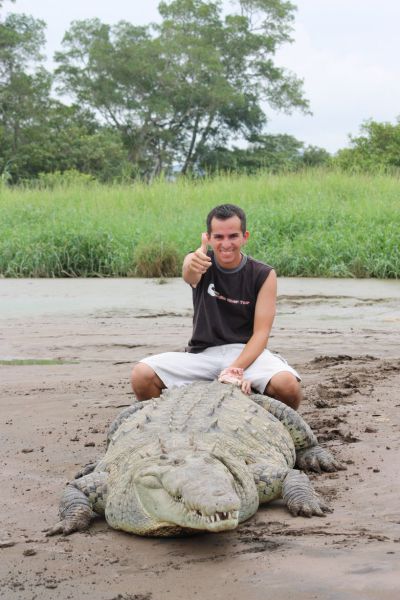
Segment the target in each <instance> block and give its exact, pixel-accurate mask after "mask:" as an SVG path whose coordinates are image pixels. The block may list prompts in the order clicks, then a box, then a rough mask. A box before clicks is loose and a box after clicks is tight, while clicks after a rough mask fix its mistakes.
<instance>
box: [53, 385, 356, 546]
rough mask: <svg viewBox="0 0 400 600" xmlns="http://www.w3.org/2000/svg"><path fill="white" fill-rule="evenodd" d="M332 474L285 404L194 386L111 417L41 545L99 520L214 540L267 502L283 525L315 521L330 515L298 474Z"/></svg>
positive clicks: (233, 389) (226, 388)
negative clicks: (101, 452)
mask: <svg viewBox="0 0 400 600" xmlns="http://www.w3.org/2000/svg"><path fill="white" fill-rule="evenodd" d="M295 467H297V468H295ZM341 468H344V467H343V466H342V465H341V464H340V463H339V462H338V461H337V460H336V459H335V458H334V457H333V456H332V455H331V454H330V453H329V452H328V451H327V450H326V449H324V448H322V447H321V446H319V445H318V441H317V439H316V437H315V435H314V434H313V432H312V430H311V428H310V427H309V425H308V424H307V423H306V422H305V421H304V420H303V419H302V418H301V416H300V415H299V414H298V413H297V412H296V411H294V410H293V409H291V408H289V407H288V406H286V405H285V404H283V403H281V402H279V401H278V400H275V399H273V398H269V397H268V396H263V395H259V394H252V395H246V394H244V393H243V392H242V391H241V390H240V389H239V388H238V387H237V386H235V385H232V384H226V383H219V382H218V381H213V382H211V383H209V382H196V383H193V384H191V385H187V386H183V387H179V388H172V389H170V390H164V392H163V393H162V395H161V397H160V398H157V399H151V400H147V401H144V402H136V403H134V404H133V405H132V406H130V407H128V408H127V409H126V410H124V411H123V412H122V413H121V414H120V415H119V416H118V417H117V419H116V420H115V421H114V423H113V424H112V425H111V427H110V431H109V434H108V448H107V451H106V454H105V456H104V457H103V458H102V459H101V460H100V461H99V462H98V463H97V464H92V465H89V466H87V467H86V468H85V469H84V470H83V471H81V472H80V473H79V474H78V475H77V478H76V479H75V480H73V481H72V482H70V483H69V484H68V485H67V486H66V488H65V490H64V493H63V496H62V498H61V502H60V511H59V512H60V520H59V522H58V523H57V524H56V525H55V526H54V527H52V528H51V529H50V530H49V531H48V533H47V535H54V534H57V533H63V534H70V533H72V532H74V531H79V530H83V529H86V528H87V527H88V526H89V524H90V522H91V521H92V519H93V518H94V517H96V516H99V515H104V516H105V518H106V521H107V522H108V524H109V525H110V526H111V527H112V528H115V529H121V530H123V531H127V532H131V533H135V534H138V535H144V536H176V535H185V534H190V533H195V532H204V531H208V532H220V531H226V530H231V529H234V528H235V527H237V525H238V524H239V523H241V522H243V521H245V520H246V519H249V518H250V517H251V516H252V515H254V514H255V513H256V511H257V509H258V506H259V504H262V503H265V502H270V501H271V500H274V499H276V498H283V500H284V502H285V504H286V506H287V507H288V509H289V511H290V512H291V513H292V514H293V515H302V516H306V517H311V516H313V515H317V516H325V514H326V513H327V512H331V509H330V507H329V506H328V505H327V504H326V503H325V502H324V500H323V499H322V498H321V497H320V496H319V495H318V494H317V493H316V492H315V491H314V489H313V488H312V485H311V482H310V480H309V478H308V476H307V474H306V472H307V471H319V472H320V471H323V470H324V471H328V472H329V471H337V470H339V469H341Z"/></svg>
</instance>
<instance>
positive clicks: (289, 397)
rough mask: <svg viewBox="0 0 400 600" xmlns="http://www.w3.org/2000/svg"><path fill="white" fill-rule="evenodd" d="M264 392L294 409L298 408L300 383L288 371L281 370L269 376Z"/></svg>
mask: <svg viewBox="0 0 400 600" xmlns="http://www.w3.org/2000/svg"><path fill="white" fill-rule="evenodd" d="M264 394H266V395H267V396H271V398H276V399H277V400H280V401H281V402H284V404H287V405H288V406H290V408H293V409H294V410H297V409H298V408H299V406H300V402H301V400H302V398H303V394H302V392H301V388H300V383H299V382H298V381H297V379H296V377H295V376H294V375H292V373H289V372H288V371H282V372H280V373H277V374H276V375H274V376H273V377H271V379H270V381H269V383H268V385H267V387H266V388H265V391H264Z"/></svg>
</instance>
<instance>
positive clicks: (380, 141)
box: [335, 117, 400, 172]
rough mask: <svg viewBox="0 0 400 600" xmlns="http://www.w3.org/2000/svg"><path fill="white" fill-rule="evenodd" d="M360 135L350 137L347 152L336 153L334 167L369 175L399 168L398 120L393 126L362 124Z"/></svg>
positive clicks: (375, 123)
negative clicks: (368, 173)
mask: <svg viewBox="0 0 400 600" xmlns="http://www.w3.org/2000/svg"><path fill="white" fill-rule="evenodd" d="M360 133H361V134H362V135H360V136H358V137H352V136H350V144H351V146H350V148H343V149H342V150H339V152H338V153H337V155H336V157H335V164H337V165H338V166H339V167H341V168H343V169H346V170H356V171H357V170H362V171H371V172H373V171H382V170H387V169H389V170H390V169H398V168H400V117H399V118H398V119H397V122H396V124H394V125H393V124H391V123H388V122H384V123H379V122H377V121H373V120H369V121H365V122H364V123H363V124H362V125H361V128H360Z"/></svg>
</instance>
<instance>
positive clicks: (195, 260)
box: [189, 233, 211, 275]
mask: <svg viewBox="0 0 400 600" xmlns="http://www.w3.org/2000/svg"><path fill="white" fill-rule="evenodd" d="M207 245H208V235H207V234H206V233H202V234H201V246H200V248H198V249H197V250H196V252H193V254H192V255H191V258H190V263H189V268H190V270H191V271H192V272H194V273H197V274H199V275H203V273H205V272H206V271H207V270H208V269H209V268H210V267H211V258H210V257H209V256H207Z"/></svg>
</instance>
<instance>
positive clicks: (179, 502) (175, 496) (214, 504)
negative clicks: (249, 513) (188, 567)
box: [134, 452, 241, 532]
mask: <svg viewBox="0 0 400 600" xmlns="http://www.w3.org/2000/svg"><path fill="white" fill-rule="evenodd" d="M134 485H135V490H136V495H137V498H138V500H139V502H140V505H141V506H142V507H143V510H145V511H146V513H147V514H148V515H149V517H150V518H151V519H152V521H153V522H154V521H157V522H159V523H160V525H161V523H162V524H163V525H164V526H165V525H166V524H168V523H169V524H171V525H176V526H179V527H182V528H187V529H194V530H200V531H215V532H217V531H224V530H228V529H234V528H235V527H237V525H238V523H239V513H240V509H241V498H240V496H239V494H238V493H237V491H236V486H235V480H234V477H233V476H232V473H231V472H230V470H229V469H228V468H227V467H226V466H225V465H224V464H223V463H221V461H220V460H218V459H217V458H214V457H212V456H210V455H209V454H207V453H200V455H199V454H197V455H195V456H194V455H188V454H187V452H186V453H179V455H177V454H175V456H174V458H173V459H171V460H170V461H169V464H168V465H162V466H161V465H159V464H158V465H157V464H153V465H151V464H147V465H146V467H145V468H143V469H141V470H140V471H139V473H137V474H136V476H135V478H134Z"/></svg>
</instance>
